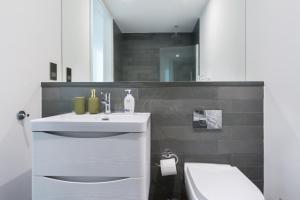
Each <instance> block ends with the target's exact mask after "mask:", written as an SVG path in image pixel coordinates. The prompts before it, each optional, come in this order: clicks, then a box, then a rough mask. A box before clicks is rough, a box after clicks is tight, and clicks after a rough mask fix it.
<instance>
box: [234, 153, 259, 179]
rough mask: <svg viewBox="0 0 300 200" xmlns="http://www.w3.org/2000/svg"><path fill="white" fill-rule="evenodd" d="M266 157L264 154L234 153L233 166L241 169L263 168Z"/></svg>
mask: <svg viewBox="0 0 300 200" xmlns="http://www.w3.org/2000/svg"><path fill="white" fill-rule="evenodd" d="M263 163H264V156H263V154H262V153H258V154H256V153H255V154H253V153H234V154H231V164H232V165H234V166H240V167H247V166H248V167H255V166H256V167H263ZM261 178H262V177H261Z"/></svg>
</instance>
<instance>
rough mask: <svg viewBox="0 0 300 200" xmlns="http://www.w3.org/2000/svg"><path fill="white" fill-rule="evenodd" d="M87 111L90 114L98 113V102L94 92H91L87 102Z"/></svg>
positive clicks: (93, 90)
mask: <svg viewBox="0 0 300 200" xmlns="http://www.w3.org/2000/svg"><path fill="white" fill-rule="evenodd" d="M88 111H89V113H90V114H98V113H99V112H100V101H99V98H98V97H97V96H96V90H95V89H92V90H91V97H90V98H89V102H88Z"/></svg>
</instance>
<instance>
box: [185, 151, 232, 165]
mask: <svg viewBox="0 0 300 200" xmlns="http://www.w3.org/2000/svg"><path fill="white" fill-rule="evenodd" d="M182 159H183V162H201V163H218V164H230V163H231V155H230V154H203V155H199V154H196V152H195V154H189V155H184V156H182Z"/></svg>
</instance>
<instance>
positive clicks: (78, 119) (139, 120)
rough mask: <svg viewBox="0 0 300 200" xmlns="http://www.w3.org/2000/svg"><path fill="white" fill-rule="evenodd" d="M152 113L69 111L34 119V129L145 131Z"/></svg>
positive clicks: (35, 130)
mask: <svg viewBox="0 0 300 200" xmlns="http://www.w3.org/2000/svg"><path fill="white" fill-rule="evenodd" d="M149 120H150V113H133V114H127V113H112V114H103V113H100V114H95V115H90V114H84V115H76V114H75V113H68V114H63V115H56V116H53V117H46V118H41V119H36V120H32V121H31V122H32V130H33V131H34V132H37V131H76V132H79V131H84V132H87V131H88V132H99V131H101V132H145V131H146V130H147V124H148V122H149Z"/></svg>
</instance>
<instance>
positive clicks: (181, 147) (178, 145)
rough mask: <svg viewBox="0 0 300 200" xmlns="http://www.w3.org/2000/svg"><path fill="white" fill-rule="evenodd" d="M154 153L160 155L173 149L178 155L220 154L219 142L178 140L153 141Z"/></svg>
mask: <svg viewBox="0 0 300 200" xmlns="http://www.w3.org/2000/svg"><path fill="white" fill-rule="evenodd" d="M151 147H152V153H154V154H160V153H161V152H163V151H164V150H165V149H171V150H172V151H174V152H176V154H178V155H180V156H182V155H190V154H198V155H202V154H218V153H219V152H218V142H217V141H214V140H208V141H201V140H199V141H178V140H173V139H170V140H152V145H151Z"/></svg>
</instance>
